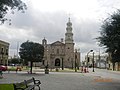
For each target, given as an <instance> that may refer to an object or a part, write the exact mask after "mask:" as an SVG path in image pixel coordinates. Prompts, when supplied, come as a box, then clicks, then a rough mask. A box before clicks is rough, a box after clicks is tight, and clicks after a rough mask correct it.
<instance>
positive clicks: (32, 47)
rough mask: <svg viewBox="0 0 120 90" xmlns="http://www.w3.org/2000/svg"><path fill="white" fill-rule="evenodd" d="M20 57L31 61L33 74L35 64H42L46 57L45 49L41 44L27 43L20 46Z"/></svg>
mask: <svg viewBox="0 0 120 90" xmlns="http://www.w3.org/2000/svg"><path fill="white" fill-rule="evenodd" d="M19 54H20V57H21V58H22V59H24V60H26V61H30V67H31V69H30V73H32V66H33V62H42V59H43V56H44V47H43V46H42V45H41V44H39V43H34V42H30V41H26V42H24V43H22V44H21V46H20V52H19Z"/></svg>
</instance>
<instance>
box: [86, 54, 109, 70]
mask: <svg viewBox="0 0 120 90" xmlns="http://www.w3.org/2000/svg"><path fill="white" fill-rule="evenodd" d="M85 65H86V66H87V56H85ZM92 65H93V55H92V54H90V55H88V67H92ZM94 66H95V68H103V69H106V68H108V55H94Z"/></svg>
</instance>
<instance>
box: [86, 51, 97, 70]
mask: <svg viewBox="0 0 120 90" xmlns="http://www.w3.org/2000/svg"><path fill="white" fill-rule="evenodd" d="M90 52H93V59H92V66H93V72H95V70H94V51H93V50H90ZM88 54H89V53H88ZM87 59H88V57H87Z"/></svg>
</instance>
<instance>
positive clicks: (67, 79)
mask: <svg viewBox="0 0 120 90" xmlns="http://www.w3.org/2000/svg"><path fill="white" fill-rule="evenodd" d="M3 77H4V78H3V79H0V84H2V83H16V82H20V81H23V80H25V79H26V80H27V79H30V78H31V77H35V78H36V79H39V80H40V81H41V83H42V84H41V90H120V73H119V72H113V71H107V70H101V69H100V70H99V69H95V72H92V68H91V69H89V73H80V72H50V74H44V72H36V74H28V73H27V72H18V73H16V72H14V71H13V72H10V73H8V72H5V73H4V74H3ZM116 77H117V78H116ZM101 78H104V80H105V78H106V81H101V80H103V79H101ZM95 79H97V80H98V81H96V80H95ZM108 80H109V81H108ZM36 90H38V89H37V88H36Z"/></svg>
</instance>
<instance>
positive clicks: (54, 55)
mask: <svg viewBox="0 0 120 90" xmlns="http://www.w3.org/2000/svg"><path fill="white" fill-rule="evenodd" d="M42 45H43V46H44V58H43V65H45V66H46V65H48V66H49V68H51V69H52V68H62V69H64V68H79V66H80V51H78V50H77V49H75V48H74V45H75V43H74V39H73V32H72V23H71V21H70V18H69V20H68V22H67V27H66V33H65V39H63V38H62V39H61V40H60V41H55V42H53V43H51V44H48V43H47V39H45V38H44V39H43V40H42Z"/></svg>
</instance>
